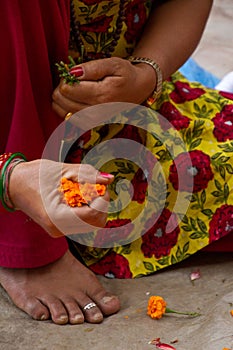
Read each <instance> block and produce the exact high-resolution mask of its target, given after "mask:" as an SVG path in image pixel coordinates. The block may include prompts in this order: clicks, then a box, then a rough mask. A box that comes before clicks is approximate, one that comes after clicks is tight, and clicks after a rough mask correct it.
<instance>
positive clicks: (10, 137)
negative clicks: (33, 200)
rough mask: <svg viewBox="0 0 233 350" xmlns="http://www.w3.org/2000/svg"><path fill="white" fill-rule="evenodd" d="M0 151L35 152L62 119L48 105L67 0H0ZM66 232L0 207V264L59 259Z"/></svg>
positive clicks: (63, 48)
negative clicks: (54, 234)
mask: <svg viewBox="0 0 233 350" xmlns="http://www.w3.org/2000/svg"><path fill="white" fill-rule="evenodd" d="M0 38H1V39H0V40H1V57H0V60H1V64H0V76H1V84H0V97H1V126H0V153H4V152H22V153H24V154H25V156H26V157H27V159H28V160H32V159H36V158H40V157H41V154H42V152H43V148H44V146H45V143H46V140H47V139H48V137H49V136H50V134H51V132H52V131H53V130H54V129H55V128H56V127H57V126H58V124H59V123H60V122H61V120H60V119H59V118H58V116H56V115H55V113H54V112H53V111H52V108H51V94H52V91H53V88H54V86H55V85H56V84H57V83H58V76H57V72H56V67H55V62H58V61H60V60H64V59H66V57H67V52H68V40H69V1H67V0H47V1H44V0H33V1H28V0H14V1H9V0H3V1H1V12H0ZM66 250H67V242H66V239H65V238H59V239H55V238H51V237H50V236H49V235H48V234H47V233H45V232H44V231H43V230H42V229H41V228H40V227H39V226H38V225H37V224H35V223H34V222H33V221H32V220H30V219H29V218H28V217H27V216H26V215H24V214H23V213H22V212H15V213H8V212H4V211H2V210H1V212H0V266H5V267H16V268H24V267H36V266H41V265H45V264H47V263H49V262H52V261H54V260H56V259H58V258H59V257H60V256H61V255H62V254H64V252H65V251H66Z"/></svg>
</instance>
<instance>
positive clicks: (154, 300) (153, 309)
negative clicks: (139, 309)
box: [147, 295, 167, 319]
mask: <svg viewBox="0 0 233 350" xmlns="http://www.w3.org/2000/svg"><path fill="white" fill-rule="evenodd" d="M166 305H167V304H166V301H165V300H164V299H163V298H162V297H160V296H157V295H156V296H151V297H150V299H149V301H148V306H147V315H149V316H150V317H151V318H156V319H159V318H161V317H162V316H163V314H165V312H166Z"/></svg>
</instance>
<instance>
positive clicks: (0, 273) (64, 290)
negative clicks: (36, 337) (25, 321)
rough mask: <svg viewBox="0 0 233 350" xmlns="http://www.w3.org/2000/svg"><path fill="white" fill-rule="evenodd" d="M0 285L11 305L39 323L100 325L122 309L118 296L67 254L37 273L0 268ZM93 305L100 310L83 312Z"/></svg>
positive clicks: (33, 270)
mask: <svg viewBox="0 0 233 350" xmlns="http://www.w3.org/2000/svg"><path fill="white" fill-rule="evenodd" d="M0 283H1V284H2V286H3V288H4V289H5V290H6V291H7V293H8V294H9V296H10V297H11V299H12V301H13V302H14V303H15V305H16V306H18V307H19V308H20V309H22V310H23V311H25V312H26V313H28V314H29V315H30V316H31V317H32V318H34V319H36V320H47V319H49V318H51V319H52V320H53V322H54V323H56V324H66V323H71V324H79V323H83V322H84V321H87V322H90V323H100V322H101V321H102V320H103V317H104V315H111V314H113V313H115V312H117V311H118V310H119V308H120V303H119V300H118V298H117V297H116V296H113V295H110V294H109V293H107V292H106V291H105V289H104V288H103V287H102V286H101V284H100V283H99V281H98V280H97V278H96V276H95V275H94V274H93V273H92V272H91V271H90V270H89V269H87V268H86V267H85V266H83V265H82V264H81V263H80V262H79V261H78V260H77V259H75V258H74V257H73V255H72V254H71V253H70V252H69V251H68V252H67V253H66V254H65V255H64V256H63V257H62V258H60V259H59V260H57V261H55V262H54V263H52V264H49V265H46V266H44V267H41V268H36V269H7V268H0ZM91 302H94V303H95V304H96V305H97V306H95V307H92V308H90V309H87V310H83V308H84V306H85V305H87V304H89V303H91Z"/></svg>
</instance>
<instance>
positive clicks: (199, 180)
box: [169, 150, 214, 193]
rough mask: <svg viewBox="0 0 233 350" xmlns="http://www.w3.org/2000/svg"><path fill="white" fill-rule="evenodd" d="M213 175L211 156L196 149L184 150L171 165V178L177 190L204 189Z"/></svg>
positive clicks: (193, 190) (197, 190)
mask: <svg viewBox="0 0 233 350" xmlns="http://www.w3.org/2000/svg"><path fill="white" fill-rule="evenodd" d="M178 175H179V177H178ZM213 176H214V175H213V172H212V170H211V167H210V157H209V156H208V155H207V154H205V153H203V152H202V151H199V150H195V151H190V152H183V153H181V154H179V155H178V156H177V157H176V158H175V159H174V161H173V163H172V165H171V166H170V173H169V180H170V182H171V183H172V185H173V187H174V189H175V190H176V191H187V192H194V193H196V192H199V191H201V190H204V189H205V188H206V187H207V186H208V182H209V181H210V180H212V179H213Z"/></svg>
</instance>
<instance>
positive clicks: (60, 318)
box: [58, 315, 68, 322]
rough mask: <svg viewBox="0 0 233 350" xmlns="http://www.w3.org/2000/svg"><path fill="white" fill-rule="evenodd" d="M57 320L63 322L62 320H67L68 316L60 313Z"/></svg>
mask: <svg viewBox="0 0 233 350" xmlns="http://www.w3.org/2000/svg"><path fill="white" fill-rule="evenodd" d="M58 320H59V321H61V322H63V321H68V316H66V315H61V316H60V317H58Z"/></svg>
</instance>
